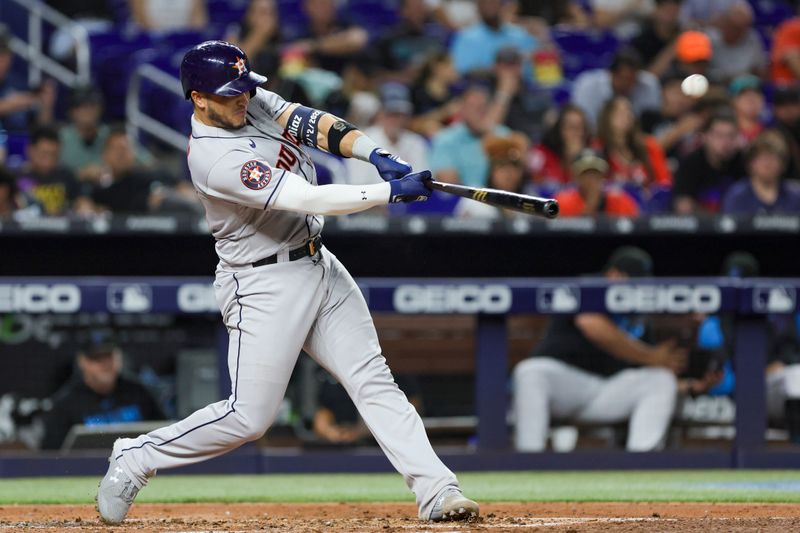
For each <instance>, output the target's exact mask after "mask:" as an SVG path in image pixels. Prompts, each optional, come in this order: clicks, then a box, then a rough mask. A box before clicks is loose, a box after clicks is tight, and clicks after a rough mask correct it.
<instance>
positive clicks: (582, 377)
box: [513, 246, 687, 452]
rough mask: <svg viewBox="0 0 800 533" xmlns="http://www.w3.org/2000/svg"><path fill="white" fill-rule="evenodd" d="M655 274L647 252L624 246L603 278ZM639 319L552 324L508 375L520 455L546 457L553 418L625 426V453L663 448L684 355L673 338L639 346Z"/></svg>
mask: <svg viewBox="0 0 800 533" xmlns="http://www.w3.org/2000/svg"><path fill="white" fill-rule="evenodd" d="M652 272H653V262H652V259H651V258H650V256H649V255H648V254H647V253H646V252H645V251H644V250H641V249H639V248H635V247H632V246H624V247H622V248H619V249H617V250H616V251H615V252H614V253H613V254H612V255H611V257H610V258H609V260H608V262H607V264H606V266H605V268H604V271H603V274H604V276H605V277H606V278H607V279H609V280H624V279H627V278H630V277H636V276H649V275H652ZM643 320H644V317H641V316H639V317H637V316H616V315H610V314H607V313H578V314H576V315H554V316H553V317H552V318H551V320H550V323H549V325H548V327H547V331H546V332H545V336H544V339H543V340H542V341H541V342H540V343H539V345H538V346H536V347H535V348H534V350H533V353H532V354H531V355H532V356H531V357H530V358H528V359H526V360H524V361H522V362H520V363H519V364H518V365H517V366H516V368H515V369H514V372H513V387H514V411H515V415H516V435H515V445H516V448H517V450H519V451H524V452H538V451H544V449H545V446H546V443H547V437H548V432H549V428H550V419H551V418H557V419H565V420H569V421H571V422H577V423H601V424H605V423H608V424H615V423H619V422H624V421H628V438H627V444H626V449H627V450H628V451H651V450H657V449H659V448H661V447H662V446H663V444H664V440H665V436H666V434H667V430H668V429H669V425H670V422H671V420H672V416H673V412H674V410H675V404H676V396H677V393H678V380H677V378H676V375H677V374H679V373H680V372H682V371H683V369H684V368H685V366H686V364H687V350H686V349H684V348H679V347H678V346H677V345H676V342H675V341H674V340H667V341H664V342H661V343H659V344H656V345H651V344H647V343H645V342H644V341H642V340H640V338H641V337H642V336H643V334H644V329H645V328H644V322H643Z"/></svg>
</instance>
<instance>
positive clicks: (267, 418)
mask: <svg viewBox="0 0 800 533" xmlns="http://www.w3.org/2000/svg"><path fill="white" fill-rule="evenodd" d="M234 416H235V419H234V423H235V426H236V430H235V433H236V437H237V438H238V439H240V440H241V441H242V442H251V441H254V440H258V439H260V438H261V437H262V436H263V435H264V433H266V432H267V429H269V426H270V424H272V420H273V419H274V415H270V412H269V409H262V410H259V411H253V410H247V409H237V411H236V412H235V413H234Z"/></svg>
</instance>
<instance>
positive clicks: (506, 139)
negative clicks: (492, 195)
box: [453, 132, 529, 219]
mask: <svg viewBox="0 0 800 533" xmlns="http://www.w3.org/2000/svg"><path fill="white" fill-rule="evenodd" d="M482 144H483V151H484V152H485V153H486V157H487V158H488V159H489V177H488V180H487V187H489V188H492V189H498V190H501V191H508V192H514V193H521V192H523V190H524V188H525V185H526V184H527V183H528V182H529V179H528V176H527V173H526V168H525V154H526V153H527V151H528V139H527V138H526V137H525V135H523V134H522V133H519V132H512V133H509V134H508V135H504V136H496V135H490V136H487V137H485V138H484V139H483V143H482ZM453 214H454V215H455V216H457V217H459V218H489V219H496V218H500V217H502V216H512V215H515V213H514V212H512V211H506V210H503V209H499V208H497V207H494V206H491V205H486V204H483V203H480V202H476V201H474V200H470V199H468V198H461V199H459V201H458V203H457V204H456V207H455V211H454V213H453Z"/></svg>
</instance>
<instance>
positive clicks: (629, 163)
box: [597, 96, 672, 193]
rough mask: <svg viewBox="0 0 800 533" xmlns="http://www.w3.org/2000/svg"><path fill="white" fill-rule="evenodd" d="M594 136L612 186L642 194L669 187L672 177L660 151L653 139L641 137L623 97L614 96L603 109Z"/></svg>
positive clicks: (627, 101)
mask: <svg viewBox="0 0 800 533" xmlns="http://www.w3.org/2000/svg"><path fill="white" fill-rule="evenodd" d="M597 136H598V141H599V147H600V148H601V150H602V152H603V156H604V157H605V159H606V160H607V161H608V166H609V172H610V173H609V178H610V179H611V181H612V182H616V183H619V184H622V185H627V186H631V187H634V188H636V187H638V188H640V189H642V190H643V192H645V193H646V192H647V191H648V190H649V188H650V187H651V186H653V185H660V186H664V187H668V186H669V185H671V183H672V173H671V172H670V170H669V167H668V166H667V158H666V157H665V156H664V150H662V148H661V146H660V145H659V144H658V141H657V140H656V139H655V137H653V136H652V135H645V134H644V133H642V131H641V129H640V128H639V124H638V123H637V121H636V116H635V115H634V113H633V109H632V108H631V104H630V101H629V100H628V99H627V98H625V97H624V96H615V97H614V98H612V99H611V100H609V101H608V102H606V105H605V106H603V110H602V112H601V113H600V120H599V122H598V126H597Z"/></svg>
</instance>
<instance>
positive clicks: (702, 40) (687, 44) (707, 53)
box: [673, 30, 714, 78]
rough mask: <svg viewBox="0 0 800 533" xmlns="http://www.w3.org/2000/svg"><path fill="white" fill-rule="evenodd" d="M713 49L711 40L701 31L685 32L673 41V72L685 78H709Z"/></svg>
mask: <svg viewBox="0 0 800 533" xmlns="http://www.w3.org/2000/svg"><path fill="white" fill-rule="evenodd" d="M713 57H714V49H713V47H712V46H711V39H709V38H708V35H706V34H705V33H703V32H702V31H696V30H691V31H685V32H683V33H681V34H680V35H679V36H678V39H677V40H676V41H675V64H674V66H673V72H674V73H676V74H677V75H680V76H683V77H686V76H689V75H691V74H702V75H703V76H705V77H707V78H708V77H709V75H710V74H709V71H710V68H711V59H712V58H713Z"/></svg>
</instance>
